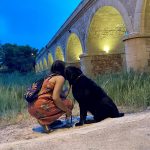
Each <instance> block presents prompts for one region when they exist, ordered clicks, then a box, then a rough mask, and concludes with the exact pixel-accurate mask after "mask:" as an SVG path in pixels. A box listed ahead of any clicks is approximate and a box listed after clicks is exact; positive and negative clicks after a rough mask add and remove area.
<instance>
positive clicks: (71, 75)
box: [65, 66, 82, 85]
mask: <svg viewBox="0 0 150 150" xmlns="http://www.w3.org/2000/svg"><path fill="white" fill-rule="evenodd" d="M81 74H82V71H81V70H80V69H79V68H77V67H74V66H68V67H66V69H65V77H66V80H68V81H69V84H70V85H72V84H73V83H74V82H75V81H76V79H77V78H78V77H79V76H80V75H81Z"/></svg>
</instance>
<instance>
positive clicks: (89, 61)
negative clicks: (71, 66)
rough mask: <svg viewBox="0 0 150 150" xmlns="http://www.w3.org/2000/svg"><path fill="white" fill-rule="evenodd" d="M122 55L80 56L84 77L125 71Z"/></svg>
mask: <svg viewBox="0 0 150 150" xmlns="http://www.w3.org/2000/svg"><path fill="white" fill-rule="evenodd" d="M124 57H125V56H124V54H102V55H93V56H92V55H87V56H81V69H82V71H83V72H84V73H85V74H86V75H89V76H90V75H94V76H95V75H97V74H104V73H111V72H120V71H122V70H124V69H125V62H124V61H125V59H124Z"/></svg>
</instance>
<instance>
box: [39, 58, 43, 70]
mask: <svg viewBox="0 0 150 150" xmlns="http://www.w3.org/2000/svg"><path fill="white" fill-rule="evenodd" d="M40 71H43V63H42V60H41V61H40Z"/></svg>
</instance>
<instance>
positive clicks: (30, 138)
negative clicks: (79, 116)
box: [0, 111, 150, 150]
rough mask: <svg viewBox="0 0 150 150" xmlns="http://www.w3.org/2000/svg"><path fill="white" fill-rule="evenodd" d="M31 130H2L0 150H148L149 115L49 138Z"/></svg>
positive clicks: (16, 127) (29, 124)
mask: <svg viewBox="0 0 150 150" xmlns="http://www.w3.org/2000/svg"><path fill="white" fill-rule="evenodd" d="M33 126H36V124H35V123H34V122H33V121H28V122H25V123H24V122H22V123H20V124H18V125H11V126H7V127H5V128H1V129H0V150H35V149H36V150H51V149H52V150H150V111H146V112H142V113H135V114H128V115H126V116H125V117H122V118H116V119H111V118H109V119H106V120H104V121H102V122H100V123H95V124H90V125H87V126H83V127H80V128H70V129H61V130H57V131H55V132H53V133H51V134H48V135H46V134H41V133H36V132H33V131H32V127H33Z"/></svg>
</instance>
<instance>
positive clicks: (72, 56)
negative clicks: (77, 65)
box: [66, 33, 83, 62]
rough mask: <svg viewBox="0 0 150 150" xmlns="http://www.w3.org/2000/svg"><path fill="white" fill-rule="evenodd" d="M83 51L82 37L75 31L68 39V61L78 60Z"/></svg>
mask: <svg viewBox="0 0 150 150" xmlns="http://www.w3.org/2000/svg"><path fill="white" fill-rule="evenodd" d="M82 53H83V51H82V46H81V42H80V39H79V38H78V36H77V35H76V34H75V33H71V35H70V36H69V38H68V41H67V51H66V59H67V61H68V62H74V61H78V60H79V59H80V58H79V56H80V55H81V54H82Z"/></svg>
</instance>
